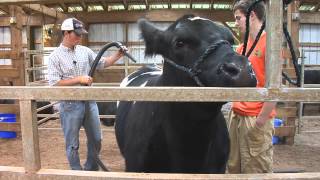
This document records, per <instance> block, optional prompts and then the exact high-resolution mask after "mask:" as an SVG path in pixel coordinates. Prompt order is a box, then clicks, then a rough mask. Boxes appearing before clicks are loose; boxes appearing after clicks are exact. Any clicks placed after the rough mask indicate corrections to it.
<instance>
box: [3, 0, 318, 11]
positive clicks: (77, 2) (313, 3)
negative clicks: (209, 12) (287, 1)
mask: <svg viewBox="0 0 320 180" xmlns="http://www.w3.org/2000/svg"><path fill="white" fill-rule="evenodd" d="M233 2H234V0H201V1H195V0H2V1H0V5H10V4H14V5H25V4H41V5H45V6H47V7H49V8H53V9H56V10H57V11H59V12H60V11H62V12H64V13H69V12H70V11H71V12H74V11H77V12H78V11H82V12H87V11H95V10H96V11H101V10H103V11H113V10H149V9H225V10H230V8H231V7H232V4H233ZM319 4H320V2H319V1H318V0H300V10H302V11H312V12H318V11H319V6H320V5H319ZM92 6H96V7H92ZM97 6H100V7H97ZM138 6H141V7H138ZM161 6H162V7H161ZM112 7H113V8H112Z"/></svg>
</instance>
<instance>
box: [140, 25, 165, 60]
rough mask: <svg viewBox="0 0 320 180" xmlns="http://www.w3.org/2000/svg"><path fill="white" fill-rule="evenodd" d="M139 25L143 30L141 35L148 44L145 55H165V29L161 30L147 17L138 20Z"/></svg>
mask: <svg viewBox="0 0 320 180" xmlns="http://www.w3.org/2000/svg"><path fill="white" fill-rule="evenodd" d="M138 25H139V28H140V30H141V36H142V38H143V40H144V42H145V45H146V50H145V55H146V56H152V55H155V54H162V55H164V54H163V51H164V49H166V43H165V37H164V31H161V30H159V29H158V28H156V27H155V26H154V25H153V24H151V23H150V22H149V21H147V20H146V19H140V20H139V21H138Z"/></svg>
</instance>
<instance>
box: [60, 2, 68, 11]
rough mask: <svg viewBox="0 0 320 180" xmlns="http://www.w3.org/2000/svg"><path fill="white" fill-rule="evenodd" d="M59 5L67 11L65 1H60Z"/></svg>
mask: <svg viewBox="0 0 320 180" xmlns="http://www.w3.org/2000/svg"><path fill="white" fill-rule="evenodd" d="M59 5H60V7H61V8H62V10H63V11H64V12H68V6H67V5H66V4H65V3H63V2H60V3H59Z"/></svg>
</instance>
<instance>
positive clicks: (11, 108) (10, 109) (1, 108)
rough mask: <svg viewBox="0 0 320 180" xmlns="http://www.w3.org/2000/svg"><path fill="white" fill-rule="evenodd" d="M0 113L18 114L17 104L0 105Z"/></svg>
mask: <svg viewBox="0 0 320 180" xmlns="http://www.w3.org/2000/svg"><path fill="white" fill-rule="evenodd" d="M0 112H1V113H10V114H19V113H20V112H19V106H18V105H17V104H0Z"/></svg>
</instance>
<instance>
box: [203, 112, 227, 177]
mask: <svg viewBox="0 0 320 180" xmlns="http://www.w3.org/2000/svg"><path fill="white" fill-rule="evenodd" d="M218 116H219V117H217V119H216V124H215V127H216V128H215V130H214V134H213V137H212V138H213V139H214V144H213V145H212V146H211V148H210V151H209V154H208V156H209V157H208V159H210V160H209V161H208V172H209V173H220V174H223V173H225V171H226V165H227V161H228V156H229V148H230V147H229V143H230V142H229V134H228V130H227V126H226V123H225V120H224V117H223V115H222V114H221V115H218Z"/></svg>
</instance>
